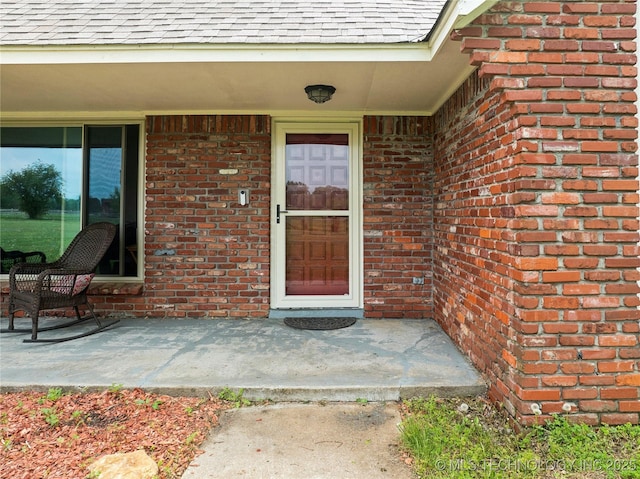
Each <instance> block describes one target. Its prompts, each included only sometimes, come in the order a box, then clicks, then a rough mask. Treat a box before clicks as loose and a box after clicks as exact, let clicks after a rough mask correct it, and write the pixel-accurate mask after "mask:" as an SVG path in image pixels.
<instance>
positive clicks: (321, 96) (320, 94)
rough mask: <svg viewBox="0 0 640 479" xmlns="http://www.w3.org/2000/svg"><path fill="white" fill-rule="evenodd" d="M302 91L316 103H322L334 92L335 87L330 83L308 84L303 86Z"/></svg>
mask: <svg viewBox="0 0 640 479" xmlns="http://www.w3.org/2000/svg"><path fill="white" fill-rule="evenodd" d="M304 91H305V92H306V93H307V97H309V100H311V101H315V102H316V103H324V102H325V101H329V100H331V96H332V95H333V94H334V93H335V92H336V89H335V88H334V87H332V86H331V85H309V86H307V87H305V89H304Z"/></svg>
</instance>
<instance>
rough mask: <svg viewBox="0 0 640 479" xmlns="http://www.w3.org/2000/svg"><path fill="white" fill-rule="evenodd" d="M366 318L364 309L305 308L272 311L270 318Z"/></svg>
mask: <svg viewBox="0 0 640 479" xmlns="http://www.w3.org/2000/svg"><path fill="white" fill-rule="evenodd" d="M327 316H330V317H333V318H357V319H363V318H364V309H362V308H304V309H271V310H270V311H269V318H275V319H283V318H326V317H327Z"/></svg>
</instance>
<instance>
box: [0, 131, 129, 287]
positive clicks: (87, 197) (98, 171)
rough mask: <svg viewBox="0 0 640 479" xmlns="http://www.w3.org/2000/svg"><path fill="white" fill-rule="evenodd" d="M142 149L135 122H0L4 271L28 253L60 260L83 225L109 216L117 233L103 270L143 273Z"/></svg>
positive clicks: (120, 274) (121, 274)
mask: <svg viewBox="0 0 640 479" xmlns="http://www.w3.org/2000/svg"><path fill="white" fill-rule="evenodd" d="M139 149H140V125H137V124H133V125H83V126H56V127H2V128H0V247H1V248H2V251H1V252H0V253H1V254H2V261H1V263H2V271H1V273H4V274H6V273H8V271H9V269H10V267H11V264H12V262H13V261H14V260H15V259H14V258H19V257H20V254H24V253H30V252H41V253H43V254H44V256H45V257H46V261H47V262H50V261H54V260H56V259H57V258H59V257H60V255H61V254H62V253H63V252H64V250H65V248H66V247H67V246H68V245H69V243H70V242H71V240H72V239H73V237H74V236H75V235H76V234H77V233H78V231H80V229H82V227H83V226H84V225H88V224H92V223H96V222H99V221H109V222H111V223H114V224H116V225H118V234H117V235H116V238H115V240H114V242H113V244H112V245H111V248H110V249H109V251H107V253H106V255H105V257H104V259H103V261H102V262H101V264H100V266H99V267H98V271H97V272H98V274H100V275H103V276H105V275H106V276H118V277H135V276H137V275H138V263H137V251H138V242H137V237H138V234H137V231H138V223H139V221H138V201H139V200H138V177H139V158H138V156H139ZM41 257H42V256H40V255H33V256H31V258H33V259H31V260H38V261H39V260H40V259H41ZM27 260H30V259H27Z"/></svg>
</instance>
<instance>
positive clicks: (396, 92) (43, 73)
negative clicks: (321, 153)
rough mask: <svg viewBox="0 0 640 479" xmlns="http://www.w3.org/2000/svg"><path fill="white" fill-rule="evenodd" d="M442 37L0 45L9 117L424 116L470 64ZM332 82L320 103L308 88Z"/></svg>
mask: <svg viewBox="0 0 640 479" xmlns="http://www.w3.org/2000/svg"><path fill="white" fill-rule="evenodd" d="M471 71H472V68H471V67H470V66H469V63H468V57H467V55H464V54H461V53H460V45H459V43H457V42H454V41H451V40H446V41H444V42H441V43H440V45H439V46H438V48H437V51H434V48H433V46H431V47H430V46H429V45H428V44H426V43H418V44H409V45H391V46H390V45H379V46H372V45H368V46H365V47H362V46H342V47H341V46H332V47H331V48H327V47H326V46H322V47H318V46H316V47H313V46H298V47H288V48H281V47H280V48H278V47H272V48H261V49H256V48H252V49H249V48H248V47H246V46H244V47H243V46H236V47H225V48H217V49H215V50H212V49H206V48H202V47H199V46H191V47H185V46H179V47H176V46H173V47H171V46H164V47H163V48H162V49H153V48H145V47H136V48H131V47H129V48H126V49H114V48H109V49H103V48H89V47H84V48H75V49H72V50H69V49H63V48H57V49H46V48H40V49H34V48H29V49H25V48H24V47H17V48H15V49H14V48H12V47H8V48H3V51H2V69H1V70H0V108H1V110H2V115H3V118H4V119H5V120H7V119H11V118H15V119H20V118H22V117H25V118H26V117H28V118H31V119H33V118H34V116H38V115H40V114H42V116H43V117H45V116H46V117H47V118H51V114H52V113H55V114H56V116H74V115H78V116H79V115H85V116H86V115H89V116H90V115H97V114H100V115H103V116H104V115H105V114H107V115H109V114H111V115H113V116H114V117H115V116H125V115H127V116H131V115H136V116H143V115H145V114H159V113H181V114H183V113H231V112H234V113H239V112H240V113H241V112H245V113H267V114H278V113H281V114H283V113H285V112H286V113H290V114H331V113H333V114H339V113H369V114H374V113H375V114H383V113H386V114H392V113H393V114H418V115H429V114H432V113H433V112H435V111H436V110H437V109H438V107H439V106H440V105H441V104H442V103H443V102H444V101H445V100H446V99H447V98H448V97H449V95H450V94H451V93H452V92H453V91H454V89H455V88H456V87H457V86H458V85H459V84H460V83H461V82H462V81H463V80H464V79H465V78H466V77H468V75H469V74H470V73H471ZM316 83H325V84H330V85H333V86H335V87H336V89H337V91H336V93H335V95H334V98H333V99H332V100H331V101H329V102H327V103H325V104H321V105H317V104H314V103H312V102H311V101H309V100H308V99H307V98H306V95H305V93H304V87H305V86H307V85H309V84H316Z"/></svg>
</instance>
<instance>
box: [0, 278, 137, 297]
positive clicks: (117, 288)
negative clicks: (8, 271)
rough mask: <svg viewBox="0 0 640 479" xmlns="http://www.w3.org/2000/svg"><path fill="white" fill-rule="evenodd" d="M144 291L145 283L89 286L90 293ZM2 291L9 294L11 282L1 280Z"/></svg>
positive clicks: (104, 293) (118, 293)
mask: <svg viewBox="0 0 640 479" xmlns="http://www.w3.org/2000/svg"><path fill="white" fill-rule="evenodd" d="M143 291H144V284H143V283H98V284H92V285H91V286H89V295H93V296H97V295H103V296H104V295H114V296H115V295H123V296H140V295H142V292H143ZM0 292H2V294H3V295H8V294H9V282H8V281H1V282H0Z"/></svg>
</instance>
